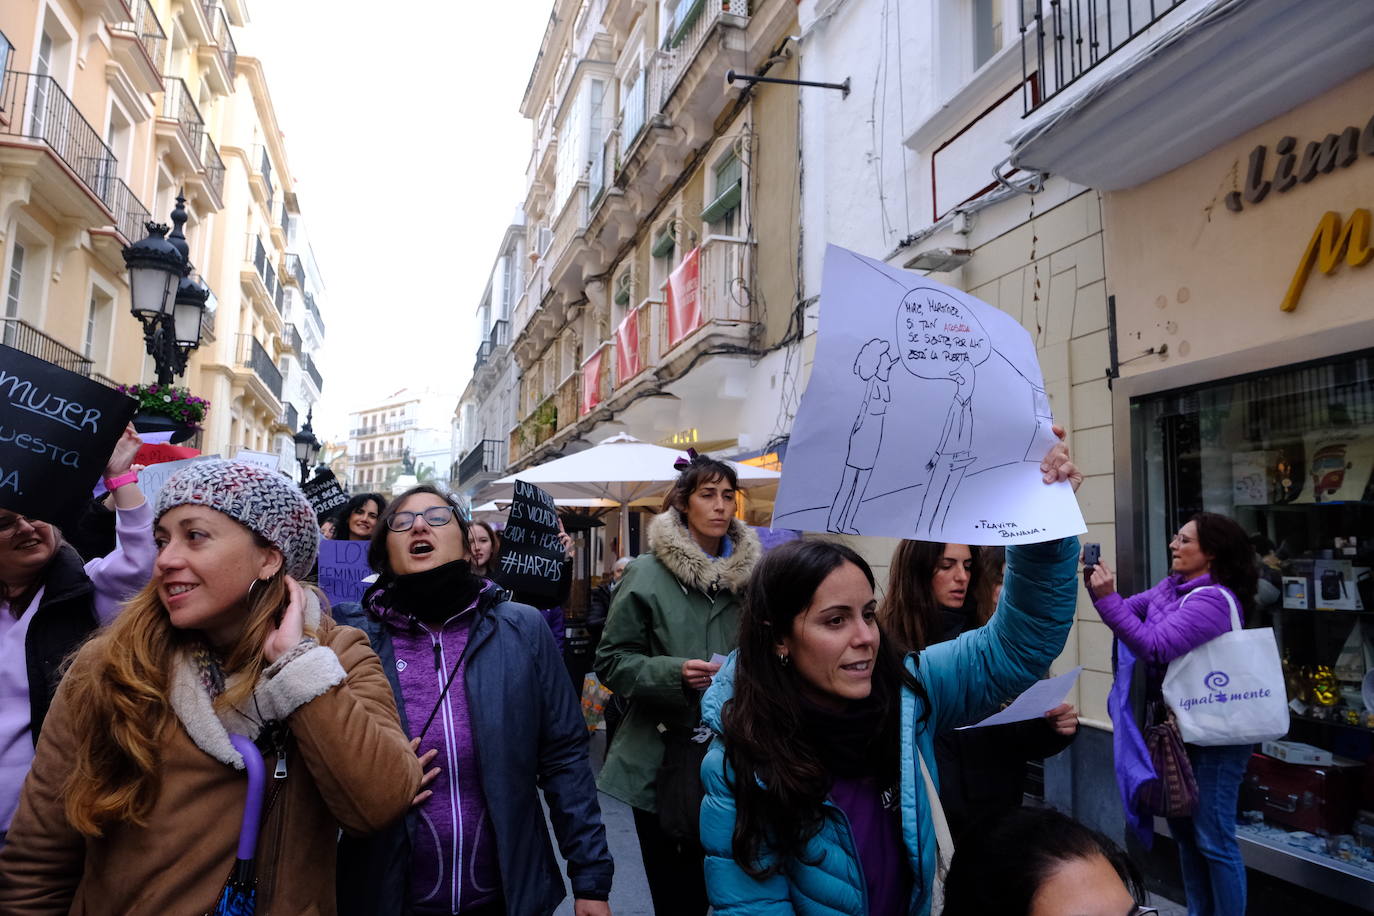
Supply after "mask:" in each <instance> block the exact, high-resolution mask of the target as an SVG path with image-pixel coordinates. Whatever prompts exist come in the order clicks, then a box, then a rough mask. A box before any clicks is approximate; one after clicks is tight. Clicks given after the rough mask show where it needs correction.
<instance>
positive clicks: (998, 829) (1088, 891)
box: [944, 808, 1159, 916]
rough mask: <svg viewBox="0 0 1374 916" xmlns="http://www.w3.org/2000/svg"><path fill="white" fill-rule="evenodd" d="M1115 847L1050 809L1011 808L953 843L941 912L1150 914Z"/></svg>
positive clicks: (1153, 914)
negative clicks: (956, 842) (953, 848)
mask: <svg viewBox="0 0 1374 916" xmlns="http://www.w3.org/2000/svg"><path fill="white" fill-rule="evenodd" d="M1145 899H1146V894H1145V882H1144V881H1143V880H1142V879H1141V876H1140V871H1139V869H1137V868H1136V866H1135V863H1133V862H1132V861H1131V860H1130V858H1128V857H1127V855H1126V854H1125V853H1124V852H1123V851H1122V850H1121V848H1120V847H1119V846H1117V845H1116V844H1115V843H1113V842H1112V841H1111V840H1109V839H1107V838H1106V837H1105V836H1103V835H1102V834H1100V833H1098V832H1097V831H1095V830H1090V829H1088V828H1087V827H1085V826H1083V825H1082V824H1080V823H1078V822H1077V821H1075V820H1074V819H1073V818H1071V817H1068V816H1067V815H1064V814H1060V813H1059V812H1058V811H1055V810H1053V809H1051V808H1013V809H1010V810H1008V811H1006V812H1004V813H1002V814H999V815H996V816H994V817H990V818H987V819H984V820H981V821H979V822H977V823H976V825H975V829H973V830H971V831H970V832H969V833H968V834H967V835H966V836H965V837H964V838H963V839H962V840H960V841H959V846H958V849H957V851H956V852H955V853H954V861H953V862H952V863H951V864H950V868H949V877H948V878H947V879H946V881H945V908H944V916H1157V914H1158V913H1159V910H1157V909H1155V908H1154V907H1152V906H1145V905H1144V904H1143V901H1144V900H1145Z"/></svg>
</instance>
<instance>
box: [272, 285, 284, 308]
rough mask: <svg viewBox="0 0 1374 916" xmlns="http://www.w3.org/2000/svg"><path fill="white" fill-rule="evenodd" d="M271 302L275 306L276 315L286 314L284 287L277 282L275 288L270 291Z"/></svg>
mask: <svg viewBox="0 0 1374 916" xmlns="http://www.w3.org/2000/svg"><path fill="white" fill-rule="evenodd" d="M272 304H273V305H275V306H276V307H277V314H278V315H285V314H286V287H285V286H282V285H281V284H280V283H278V284H277V288H276V290H275V291H274V292H273V293H272Z"/></svg>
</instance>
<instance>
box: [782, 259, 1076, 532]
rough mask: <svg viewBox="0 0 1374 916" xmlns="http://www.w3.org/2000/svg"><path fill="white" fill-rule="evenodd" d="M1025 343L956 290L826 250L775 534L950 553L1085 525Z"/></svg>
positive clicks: (1012, 324)
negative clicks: (1050, 460) (847, 537)
mask: <svg viewBox="0 0 1374 916" xmlns="http://www.w3.org/2000/svg"><path fill="white" fill-rule="evenodd" d="M1053 425H1054V416H1053V414H1052V413H1051V411H1050V403H1049V398H1048V396H1047V395H1046V393H1045V383H1044V377H1043V376H1042V375H1041V372H1040V363H1039V360H1038V359H1037V358H1036V355H1035V345H1034V343H1033V342H1032V341H1031V338H1030V335H1029V334H1028V333H1027V332H1026V330H1025V328H1023V327H1021V325H1020V324H1019V323H1018V322H1017V321H1016V320H1015V319H1013V318H1012V317H1011V316H1010V315H1008V314H1006V313H1005V312H1002V311H1000V310H998V309H995V308H993V307H992V306H990V305H988V304H987V303H986V302H982V301H980V300H978V299H975V298H974V297H973V296H970V295H968V294H967V293H964V292H961V291H960V290H957V289H953V288H951V287H948V286H945V285H943V284H941V283H936V282H935V281H934V280H930V279H927V278H925V277H922V276H920V275H918V274H914V273H911V272H910V271H905V270H898V269H897V268H894V267H890V266H888V265H887V264H884V263H883V262H882V261H875V260H873V259H871V258H865V257H863V256H861V255H858V254H855V253H854V252H852V251H846V250H845V249H843V248H839V247H837V246H835V245H831V246H829V248H827V249H826V255H825V275H824V277H823V278H822V283H821V314H820V329H819V335H818V340H817V343H816V361H815V366H814V368H813V369H812V373H811V381H810V383H809V384H808V385H807V388H806V392H805V394H804V395H803V396H802V402H801V408H800V410H799V411H798V413H797V420H796V423H795V424H794V426H793V430H792V438H791V440H790V442H789V444H788V448H787V459H786V462H785V464H784V467H783V474H782V481H781V483H780V484H779V489H778V499H777V503H776V507H775V510H774V515H773V527H774V528H802V529H805V530H808V531H835V532H844V533H848V534H863V535H879V536H884V537H900V538H918V539H921V540H927V541H949V542H954V543H959V544H1017V543H1034V542H1037V541H1048V540H1053V539H1055V538H1059V537H1067V536H1069V535H1074V534H1080V533H1082V532H1083V531H1085V530H1087V529H1086V526H1085V525H1084V524H1083V515H1082V513H1081V512H1080V511H1079V509H1078V502H1077V500H1076V499H1075V498H1074V495H1073V490H1072V488H1071V487H1070V486H1069V484H1068V483H1067V482H1065V483H1059V484H1053V485H1049V486H1046V485H1045V483H1044V482H1043V480H1042V476H1041V472H1040V461H1041V459H1043V458H1044V456H1045V453H1046V452H1048V451H1049V450H1050V448H1051V447H1052V446H1053V445H1054V444H1055V442H1056V441H1057V440H1056V439H1055V436H1054V433H1053V432H1052V431H1051V427H1052V426H1053Z"/></svg>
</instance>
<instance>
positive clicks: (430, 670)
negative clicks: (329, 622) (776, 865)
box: [337, 485, 613, 916]
mask: <svg viewBox="0 0 1374 916" xmlns="http://www.w3.org/2000/svg"><path fill="white" fill-rule="evenodd" d="M462 510H463V507H462V505H461V504H459V503H458V502H456V501H455V500H454V499H453V498H452V497H451V496H449V495H448V494H446V493H444V492H442V491H441V490H439V489H438V488H436V487H433V486H430V485H421V486H418V487H414V488H412V489H410V490H407V491H406V492H405V493H403V494H402V495H401V496H400V497H398V498H397V499H395V500H393V501H392V503H391V504H390V505H389V506H387V508H386V511H384V512H383V513H382V517H381V519H380V520H379V521H378V523H377V527H376V529H375V530H374V532H373V535H372V546H371V548H370V549H369V550H368V557H367V558H368V563H369V565H371V566H372V568H373V569H375V570H377V571H378V572H379V573H380V575H379V577H378V579H377V583H376V584H375V585H374V586H372V587H371V588H369V589H368V591H367V593H366V594H364V595H363V602H362V605H361V606H359V605H357V604H344V605H340V606H339V608H338V609H337V613H338V617H339V620H341V621H347V622H348V623H351V624H353V625H355V626H357V627H360V628H362V629H363V630H365V631H366V633H367V635H368V638H369V640H371V642H372V645H373V646H374V647H376V649H377V654H378V655H379V656H380V657H381V659H382V667H383V668H384V669H385V670H386V672H387V676H388V677H389V678H390V679H391V687H392V692H393V693H394V694H395V696H396V702H397V705H398V706H399V708H400V713H401V721H402V726H403V727H404V728H405V729H406V734H408V735H410V736H411V737H413V738H414V739H415V742H416V747H417V750H419V752H420V753H421V754H422V756H421V758H420V759H421V761H423V762H424V764H425V766H426V768H427V769H428V770H429V771H428V772H427V773H426V774H425V781H426V789H425V791H424V792H422V793H421V794H420V796H419V798H418V799H417V802H418V803H417V804H416V806H415V809H414V810H413V811H412V812H411V814H410V815H409V816H408V817H407V818H406V823H404V824H397V825H394V826H393V827H391V828H390V829H389V830H387V831H385V832H383V833H380V834H378V835H377V836H376V837H373V838H370V839H368V840H366V841H361V842H353V841H349V840H345V841H344V842H342V843H341V844H340V846H339V858H340V864H339V910H340V912H341V913H345V914H357V916H402V914H408V913H462V914H466V916H500V914H507V913H508V914H511V916H547V914H549V913H552V912H553V911H554V909H555V908H556V907H557V906H558V905H559V903H560V902H561V901H562V900H563V898H564V896H565V895H566V893H567V891H566V889H565V886H564V883H563V880H562V878H561V877H560V876H559V874H558V866H557V863H556V861H555V859H554V855H553V848H552V847H551V846H550V844H549V835H548V831H547V830H546V829H544V827H543V824H544V812H543V810H542V808H541V807H540V804H539V792H538V789H539V788H540V787H542V788H543V790H544V799H545V801H547V803H548V807H549V821H550V822H551V823H552V824H553V831H554V833H555V835H556V836H557V838H558V845H559V848H560V849H561V850H562V852H563V858H564V860H565V861H566V863H567V874H568V881H569V883H570V884H571V885H572V892H573V898H574V903H573V913H574V916H610V908H609V905H608V904H607V902H606V901H607V899H608V898H609V895H610V891H611V874H612V871H613V865H612V862H611V854H610V850H609V849H608V848H607V845H606V830H605V828H604V827H603V826H602V824H601V808H600V805H599V804H598V803H597V797H596V784H595V783H594V782H593V780H592V768H591V763H590V761H589V759H588V756H587V727H586V724H585V722H584V721H583V719H582V710H581V705H580V703H579V699H578V696H577V694H576V692H575V691H574V690H573V687H572V684H571V682H570V681H569V680H568V674H567V669H565V668H564V667H563V660H562V658H560V657H559V655H558V650H557V648H556V647H555V645H554V641H553V635H552V634H551V633H550V632H549V628H548V627H547V626H545V624H544V621H543V619H542V618H541V617H540V616H539V614H538V612H536V611H535V609H534V608H532V607H529V606H528V605H524V604H518V603H516V602H513V601H510V600H509V598H508V595H507V593H506V592H505V591H504V590H503V589H502V588H500V587H499V586H497V585H496V584H495V583H493V582H491V581H489V580H487V579H484V578H482V577H480V576H476V575H474V574H473V572H472V567H471V566H470V565H469V559H470V556H471V552H472V551H471V544H470V542H469V536H468V526H467V522H466V520H465V519H464V517H463V512H462ZM431 763H432V764H433V765H434V766H433V767H432V768H431Z"/></svg>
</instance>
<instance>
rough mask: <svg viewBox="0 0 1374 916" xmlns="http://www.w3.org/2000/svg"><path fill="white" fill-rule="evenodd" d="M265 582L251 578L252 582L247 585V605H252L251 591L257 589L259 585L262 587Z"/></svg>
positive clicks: (264, 580)
mask: <svg viewBox="0 0 1374 916" xmlns="http://www.w3.org/2000/svg"><path fill="white" fill-rule="evenodd" d="M266 581H267V580H266V579H259V578H257V577H256V576H254V577H253V581H252V582H251V583H249V585H248V603H249V604H252V603H253V589H255V588H257V587H258V586H259V585H262V584H263V583H264V582H266Z"/></svg>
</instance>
